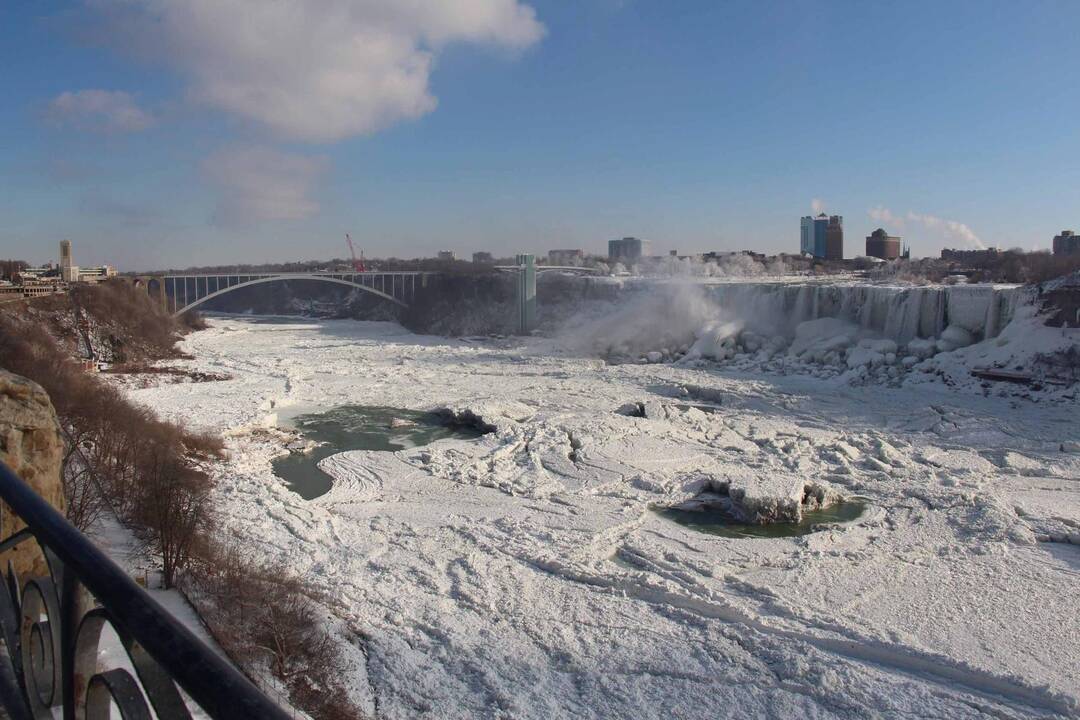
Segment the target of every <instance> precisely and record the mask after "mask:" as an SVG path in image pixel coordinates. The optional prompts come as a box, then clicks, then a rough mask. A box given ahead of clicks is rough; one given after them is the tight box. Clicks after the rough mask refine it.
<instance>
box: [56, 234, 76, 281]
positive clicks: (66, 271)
mask: <svg viewBox="0 0 1080 720" xmlns="http://www.w3.org/2000/svg"><path fill="white" fill-rule="evenodd" d="M60 279H61V280H63V281H64V282H76V281H77V280H78V279H79V268H77V267H75V266H74V265H72V264H71V241H70V240H61V241H60Z"/></svg>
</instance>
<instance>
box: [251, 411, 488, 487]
mask: <svg viewBox="0 0 1080 720" xmlns="http://www.w3.org/2000/svg"><path fill="white" fill-rule="evenodd" d="M291 425H292V426H293V427H294V428H295V429H296V430H297V431H299V432H300V434H301V435H302V436H303V438H304V440H306V441H310V442H314V443H318V445H317V446H316V447H315V448H314V449H312V450H311V451H310V452H306V453H292V454H289V455H284V456H282V457H279V458H276V459H274V460H273V462H272V465H273V468H274V474H275V475H277V476H278V477H279V478H281V479H282V480H284V481H285V482H286V484H288V486H289V488H290V489H291V490H293V491H294V492H296V493H297V494H298V495H300V497H302V498H304V499H305V500H311V499H313V498H317V497H319V496H320V495H325V494H326V493H327V492H329V491H330V487H331V486H332V484H333V480H332V479H331V477H330V476H329V475H327V474H326V473H324V472H323V471H322V470H320V469H319V462H320V461H321V460H323V459H324V458H328V457H330V456H331V455H336V454H337V453H339V452H346V451H348V450H382V451H386V452H393V451H395V450H406V449H408V448H414V447H420V446H422V445H427V444H428V443H432V442H435V441H436V440H442V439H444V438H458V439H463V440H473V439H475V438H478V437H480V436H481V435H483V434H485V432H488V431H489V430H488V429H487V428H483V427H477V426H476V425H474V424H472V423H462V422H458V421H456V420H455V419H454V418H453V417H452V416H450V415H448V414H442V413H435V412H423V411H419V410H401V409H399V408H392V407H379V406H368V405H342V406H340V407H336V408H333V409H332V410H327V411H325V412H319V413H307V414H304V415H298V416H296V417H295V418H293V420H292V422H291Z"/></svg>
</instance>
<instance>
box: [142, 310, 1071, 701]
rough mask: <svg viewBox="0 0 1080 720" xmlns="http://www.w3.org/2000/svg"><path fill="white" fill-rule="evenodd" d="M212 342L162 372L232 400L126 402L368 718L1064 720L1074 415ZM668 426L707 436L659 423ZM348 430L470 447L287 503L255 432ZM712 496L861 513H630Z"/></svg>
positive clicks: (977, 403) (679, 368) (533, 342)
mask: <svg viewBox="0 0 1080 720" xmlns="http://www.w3.org/2000/svg"><path fill="white" fill-rule="evenodd" d="M210 324H211V327H210V329H208V330H205V331H202V332H199V333H196V334H194V335H191V336H190V337H189V338H188V339H187V340H186V342H185V343H184V349H185V350H186V351H187V352H189V353H191V354H192V356H193V358H194V359H193V360H190V361H183V362H181V363H178V364H179V365H181V366H184V367H187V368H190V369H196V370H200V371H205V372H211V373H217V374H227V375H229V376H230V377H231V378H232V379H230V380H226V381H219V382H206V383H190V384H187V383H185V384H168V385H160V386H156V387H150V388H144V389H135V388H133V389H131V390H130V391H129V392H130V393H131V394H132V396H133V397H134V398H136V399H137V400H139V401H141V402H144V403H146V404H147V405H149V406H151V407H153V408H154V409H156V410H157V411H159V412H160V413H161V414H162V415H163V416H164V417H167V418H170V419H176V420H181V421H183V422H186V423H189V424H191V425H194V426H198V427H204V428H210V429H214V430H218V431H220V432H222V433H225V434H226V436H227V438H228V448H229V454H230V456H229V459H228V460H227V461H226V462H225V463H223V465H222V466H221V467H220V469H219V485H218V490H217V491H216V492H217V496H218V502H219V508H220V512H221V515H222V518H223V521H224V527H225V529H226V531H227V532H229V533H232V534H234V535H235V536H236V537H238V538H239V539H241V540H242V541H244V542H245V543H247V544H250V545H251V546H252V547H254V548H257V549H258V551H259V552H262V553H264V554H265V556H266V557H267V558H268V559H269V558H285V559H287V560H288V562H289V563H290V564H291V565H292V567H294V568H295V569H296V571H297V572H299V573H300V574H301V575H302V576H303V577H304V578H306V580H307V581H308V582H309V583H310V584H311V585H312V586H313V587H315V588H317V589H318V590H320V591H322V592H324V593H325V594H326V595H327V596H328V597H330V598H332V601H331V606H330V610H331V611H332V612H333V613H334V614H335V615H336V616H338V617H339V618H340V621H341V622H340V623H336V624H335V627H339V628H348V629H350V630H351V632H350V633H349V639H350V641H351V642H354V646H353V650H352V651H351V656H350V657H351V658H352V664H353V668H352V670H351V671H350V678H348V680H349V682H350V685H351V688H352V690H353V692H354V694H355V695H356V697H357V698H359V699H361V700H362V702H364V704H366V705H367V707H369V708H370V709H372V710H374V711H376V712H377V713H378V715H379V716H380V717H388V718H405V717H418V716H419V717H424V716H427V717H440V718H442V717H448V718H458V717H461V718H467V717H468V718H473V717H475V718H496V717H507V718H510V717H512V718H563V717H575V718H576V717H597V718H599V717H605V718H615V717H638V718H649V717H657V718H660V717H663V718H667V717H685V718H697V717H718V716H723V717H746V718H758V717H812V718H817V717H860V718H861V717H880V716H891V717H895V716H909V717H939V718H964V717H984V716H986V717H998V718H1002V717H1004V718H1009V717H1059V716H1061V717H1074V716H1077V715H1080V620H1078V618H1080V453H1077V452H1066V451H1063V450H1062V448H1063V447H1064V448H1065V449H1066V450H1080V446H1077V445H1074V444H1071V443H1072V442H1073V441H1075V440H1077V439H1078V438H1077V435H1078V431H1077V428H1078V427H1080V423H1078V420H1080V412H1078V407H1077V404H1076V402H1075V401H1074V400H1068V399H1062V398H1060V397H1057V396H1055V397H1047V398H1044V399H1043V400H1042V401H1041V402H1038V403H1033V402H1031V401H1029V400H1022V399H1016V398H1009V397H997V396H990V397H984V396H983V395H981V394H977V393H973V392H960V391H957V390H955V389H949V388H947V387H945V386H943V385H942V384H941V383H933V382H926V383H922V384H919V385H915V386H904V387H889V386H887V385H884V384H875V383H869V384H864V385H859V384H855V385H852V384H851V383H850V382H846V381H844V379H843V378H842V377H834V378H824V379H823V378H819V377H814V376H813V375H806V374H802V375H783V374H779V373H762V372H758V371H752V370H738V369H735V368H732V367H730V366H725V367H719V366H716V365H709V364H705V365H703V366H702V367H693V366H690V365H689V364H662V363H661V364H622V365H606V364H604V363H603V362H601V361H599V360H597V359H593V358H589V357H584V356H583V354H582V353H580V352H574V351H572V350H568V349H564V348H563V347H562V346H560V345H559V344H557V343H556V342H555V341H552V340H545V339H539V338H534V339H530V340H527V341H520V342H519V341H516V340H515V341H504V342H481V341H476V342H468V341H457V340H447V339H443V338H436V337H424V336H417V335H413V334H411V333H409V332H407V331H405V330H404V329H402V328H400V327H399V326H397V325H394V324H390V323H363V322H354V321H329V320H320V321H304V320H287V321H284V320H283V321H281V322H277V323H271V322H264V321H256V320H252V319H236V318H223V319H214V320H212V321H211V323H210ZM972 347H978V346H972ZM939 357H942V356H939ZM694 402H708V403H712V404H717V403H718V404H719V405H720V406H721V410H720V412H715V413H706V412H702V411H701V410H698V409H694V408H689V409H681V408H680V407H678V406H679V405H684V406H685V405H686V404H687V403H691V404H692V403H694ZM345 404H369V405H381V406H393V407H401V408H409V409H432V408H439V407H450V408H454V409H459V410H460V409H469V410H472V411H473V412H475V413H476V414H478V415H480V416H482V417H483V418H484V420H486V421H487V422H489V423H491V424H493V425H495V426H496V427H497V428H498V429H497V431H496V432H495V433H492V434H489V435H486V436H484V437H483V438H481V439H479V440H475V441H457V440H446V441H439V442H437V443H435V444H433V445H429V446H427V447H423V448H416V449H412V450H407V451H402V452H400V453H393V454H391V453H378V452H367V451H360V452H351V453H344V454H340V455H336V456H333V457H331V458H328V459H327V460H325V461H324V464H323V467H324V468H325V469H326V470H327V471H328V472H330V473H331V474H332V475H333V476H334V477H335V486H334V489H333V490H332V491H331V492H330V493H329V494H327V495H325V496H323V497H321V498H319V499H317V500H314V501H304V500H302V499H301V498H300V497H299V496H297V495H295V494H294V493H292V492H291V491H289V490H288V489H287V488H286V487H285V486H284V484H283V483H282V482H281V481H279V480H277V479H276V478H275V477H274V476H273V473H272V471H271V466H270V461H271V459H272V458H273V457H274V456H275V455H277V454H279V453H281V452H283V449H282V447H281V440H280V439H278V438H277V437H275V436H274V435H273V434H271V433H266V432H263V431H262V429H263V428H265V427H267V426H272V425H275V424H276V423H277V422H278V420H279V418H282V417H285V416H287V415H290V414H295V413H296V412H299V411H311V410H316V409H319V408H326V409H328V408H331V407H334V406H338V405H345ZM628 404H632V405H630V407H639V408H641V409H642V410H643V414H644V417H634V416H632V415H634V414H639V413H631V414H623V413H619V412H616V410H617V409H619V408H620V407H623V406H627V405H628ZM624 412H626V410H625V408H624ZM724 483H727V484H730V485H731V486H732V487H739V488H742V489H744V490H746V491H747V492H748V493H749V494H750V496H753V495H754V493H766V491H769V490H775V489H777V488H779V489H780V490H779V491H778V492H786V493H794V494H795V496H796V497H797V495H798V492H799V489H800V488H802V487H805V486H806V485H813V486H814V487H815V488H816V489H818V490H827V491H828V492H830V493H834V494H836V495H839V496H861V497H864V498H867V499H868V502H869V505H870V507H869V509H868V511H867V512H866V513H865V514H864V515H863V517H862V518H861V519H860V520H858V521H856V522H854V523H852V524H848V525H843V526H836V527H832V528H827V529H824V530H822V531H820V532H816V533H813V534H811V535H807V536H804V537H797V538H783V539H737V538H727V537H719V536H712V535H706V534H702V533H699V532H697V531H694V530H691V529H688V528H686V527H683V526H680V525H677V524H675V523H673V522H671V521H670V520H668V519H666V518H664V517H661V516H659V515H658V514H657V513H655V512H653V511H652V510H651V509H650V507H651V506H654V505H659V506H666V505H671V504H675V503H679V502H681V501H685V500H687V499H689V498H691V497H693V496H694V495H696V494H697V493H698V492H700V491H701V490H703V489H706V488H708V487H716V486H717V485H719V484H724ZM343 633H344V631H343ZM361 636H362V637H363V641H362V643H360V642H359V641H357V640H356V638H359V637H361ZM343 637H344V634H343ZM361 645H362V648H361ZM361 650H362V651H361Z"/></svg>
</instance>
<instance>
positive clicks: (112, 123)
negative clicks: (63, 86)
mask: <svg viewBox="0 0 1080 720" xmlns="http://www.w3.org/2000/svg"><path fill="white" fill-rule="evenodd" d="M45 117H46V118H47V119H48V120H49V122H51V123H53V124H55V125H58V126H68V127H76V128H79V129H83V130H94V131H99V132H139V131H140V130H146V129H147V128H149V127H150V126H151V125H153V124H154V116H153V115H151V114H150V113H148V112H146V111H145V110H143V109H142V108H140V107H139V106H138V104H137V103H136V102H135V98H133V97H132V96H131V95H130V94H128V93H126V92H123V91H121V90H78V91H74V92H64V93H60V94H59V95H57V96H56V97H55V98H53V99H52V100H51V101H50V102H49V105H48V107H46V109H45Z"/></svg>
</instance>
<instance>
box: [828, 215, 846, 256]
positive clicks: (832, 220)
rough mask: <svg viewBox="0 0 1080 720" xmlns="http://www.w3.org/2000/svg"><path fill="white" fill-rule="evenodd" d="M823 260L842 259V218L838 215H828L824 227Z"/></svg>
mask: <svg viewBox="0 0 1080 720" xmlns="http://www.w3.org/2000/svg"><path fill="white" fill-rule="evenodd" d="M825 259H826V260H843V259H844V218H843V217H842V216H840V215H830V216H829V224H828V225H826V226H825Z"/></svg>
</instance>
